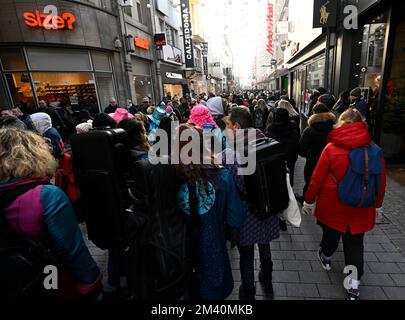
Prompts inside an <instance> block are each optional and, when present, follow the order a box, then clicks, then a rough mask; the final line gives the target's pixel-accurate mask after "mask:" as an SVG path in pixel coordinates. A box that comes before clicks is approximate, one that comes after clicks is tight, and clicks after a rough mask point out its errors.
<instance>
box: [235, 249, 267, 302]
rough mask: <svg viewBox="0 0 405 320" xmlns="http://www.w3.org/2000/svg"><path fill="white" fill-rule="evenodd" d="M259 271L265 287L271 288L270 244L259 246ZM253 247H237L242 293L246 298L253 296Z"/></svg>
mask: <svg viewBox="0 0 405 320" xmlns="http://www.w3.org/2000/svg"><path fill="white" fill-rule="evenodd" d="M258 246H259V256H260V270H261V272H262V279H263V282H264V286H265V287H271V282H272V273H273V262H272V261H271V251H270V244H259V245H258ZM254 248H255V247H254V245H252V246H248V247H242V246H238V249H239V255H240V273H241V276H242V287H243V291H244V293H245V295H246V297H248V298H253V297H254V296H255V274H254V261H255V250H254Z"/></svg>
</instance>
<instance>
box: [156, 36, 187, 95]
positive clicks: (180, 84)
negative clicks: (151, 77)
mask: <svg viewBox="0 0 405 320" xmlns="http://www.w3.org/2000/svg"><path fill="white" fill-rule="evenodd" d="M160 60H161V65H160V73H161V79H162V83H161V86H162V88H163V93H164V95H165V96H171V97H173V98H174V97H177V98H178V99H180V98H181V97H183V96H185V95H186V93H189V92H188V91H189V89H188V86H186V84H187V80H186V78H185V75H184V70H183V52H182V51H181V50H180V49H179V48H176V47H174V46H171V45H169V44H167V45H164V46H163V47H162V50H161V52H160Z"/></svg>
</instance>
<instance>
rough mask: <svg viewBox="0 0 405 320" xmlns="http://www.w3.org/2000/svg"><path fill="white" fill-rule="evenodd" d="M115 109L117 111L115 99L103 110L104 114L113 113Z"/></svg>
mask: <svg viewBox="0 0 405 320" xmlns="http://www.w3.org/2000/svg"><path fill="white" fill-rule="evenodd" d="M117 109H118V103H117V100H115V98H111V99H110V104H109V105H108V106H107V107H106V108H105V110H104V113H107V114H110V113H114V112H115V110H117Z"/></svg>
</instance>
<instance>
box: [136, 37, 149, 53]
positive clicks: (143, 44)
mask: <svg viewBox="0 0 405 320" xmlns="http://www.w3.org/2000/svg"><path fill="white" fill-rule="evenodd" d="M135 46H137V47H139V48H142V49H145V50H149V40H148V39H147V38H145V39H142V38H141V37H136V38H135Z"/></svg>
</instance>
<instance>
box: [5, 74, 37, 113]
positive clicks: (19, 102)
mask: <svg viewBox="0 0 405 320" xmlns="http://www.w3.org/2000/svg"><path fill="white" fill-rule="evenodd" d="M5 76H6V82H7V85H8V88H9V90H10V94H11V99H12V100H13V103H14V105H15V106H19V107H21V108H22V109H24V110H26V111H28V112H33V111H34V110H35V103H34V95H33V93H32V89H31V84H30V78H29V75H28V73H27V72H15V73H6V74H5Z"/></svg>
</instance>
